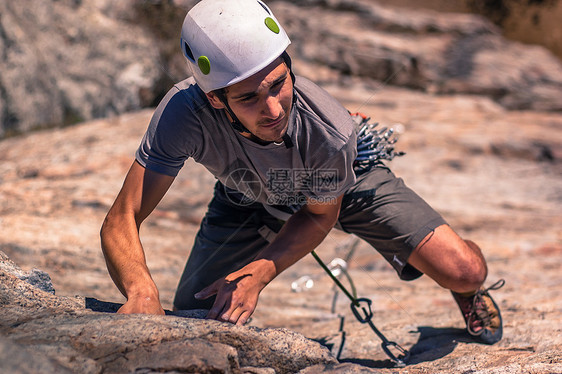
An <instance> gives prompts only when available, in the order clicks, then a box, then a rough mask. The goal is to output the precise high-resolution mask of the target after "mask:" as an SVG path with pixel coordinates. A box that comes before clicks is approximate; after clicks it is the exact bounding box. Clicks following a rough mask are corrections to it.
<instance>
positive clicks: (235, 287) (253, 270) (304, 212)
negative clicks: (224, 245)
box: [196, 196, 342, 325]
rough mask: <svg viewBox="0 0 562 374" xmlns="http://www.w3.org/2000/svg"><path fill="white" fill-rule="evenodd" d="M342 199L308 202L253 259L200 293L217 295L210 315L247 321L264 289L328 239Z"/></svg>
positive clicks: (217, 317) (200, 296) (228, 319)
mask: <svg viewBox="0 0 562 374" xmlns="http://www.w3.org/2000/svg"><path fill="white" fill-rule="evenodd" d="M341 200H342V196H340V197H339V198H337V199H336V201H334V202H332V203H326V204H308V205H306V206H304V207H303V208H302V209H301V210H300V211H298V212H297V213H295V214H293V216H291V218H290V219H289V220H288V221H287V223H286V224H285V225H284V226H283V228H282V229H281V231H280V232H279V234H278V235H277V237H276V238H275V240H274V241H273V242H272V243H271V244H270V245H269V246H267V247H266V248H265V249H264V250H263V251H262V252H260V253H259V254H258V255H257V256H256V258H255V259H254V260H253V261H252V262H251V263H249V264H248V265H246V266H244V267H243V268H242V269H240V270H238V271H235V272H233V273H231V274H229V275H227V276H226V277H224V278H221V279H219V280H217V281H216V282H214V283H213V284H212V285H210V286H209V287H207V288H205V289H204V290H202V291H200V292H199V293H197V295H196V297H197V298H200V299H205V298H208V297H210V296H212V295H215V294H216V295H217V297H216V300H215V303H214V305H213V307H212V308H211V310H210V311H209V314H208V316H207V317H208V318H213V319H218V320H222V321H228V322H231V323H236V324H238V325H242V324H244V323H245V322H246V321H247V320H248V318H249V317H250V316H251V315H252V313H253V312H254V310H255V307H256V305H257V301H258V296H259V293H260V292H261V290H262V289H263V288H264V287H265V286H266V285H267V284H268V283H269V282H271V281H272V280H273V279H274V278H275V277H276V276H277V275H279V274H280V273H281V272H282V271H283V270H285V269H287V268H288V267H290V266H291V265H293V264H294V263H295V262H297V261H298V260H300V259H301V258H302V257H304V256H305V255H306V254H307V253H310V252H311V251H312V250H314V248H316V247H317V246H318V245H319V244H320V243H321V242H322V240H324V238H325V237H326V235H327V234H328V233H329V232H330V230H331V229H332V228H333V227H334V225H335V223H336V221H337V219H338V216H339V211H340V207H341Z"/></svg>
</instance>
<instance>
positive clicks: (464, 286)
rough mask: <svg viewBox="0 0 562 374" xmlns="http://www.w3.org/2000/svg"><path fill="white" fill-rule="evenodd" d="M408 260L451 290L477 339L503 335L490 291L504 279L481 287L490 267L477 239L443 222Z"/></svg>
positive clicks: (495, 339) (492, 340)
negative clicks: (474, 239) (468, 238)
mask: <svg viewBox="0 0 562 374" xmlns="http://www.w3.org/2000/svg"><path fill="white" fill-rule="evenodd" d="M408 262H409V263H410V264H411V265H413V266H414V267H416V268H417V269H419V270H421V271H423V272H424V273H425V274H427V275H428V276H429V277H430V278H432V279H433V280H435V281H436V282H437V283H438V284H439V285H441V286H442V287H444V288H448V289H450V290H451V293H452V294H453V297H454V299H455V301H456V302H457V304H458V306H459V308H460V310H461V313H462V315H463V317H464V320H465V323H466V328H467V331H468V332H469V333H470V334H471V335H473V336H475V337H476V339H477V340H478V341H480V342H481V343H485V344H494V343H496V342H498V341H499V340H500V339H501V337H502V334H503V327H502V318H501V314H500V310H499V307H498V306H497V304H496V303H495V302H494V300H493V299H492V297H491V296H490V294H489V293H488V291H489V290H492V289H498V288H499V287H501V286H503V280H501V281H499V282H497V283H496V284H494V285H493V286H492V287H490V288H489V289H484V288H482V285H483V284H484V281H485V280H486V276H487V274H488V269H487V267H486V261H485V260H484V256H483V255H482V252H481V251H480V248H479V247H478V246H477V245H476V244H475V243H473V242H471V241H468V240H462V239H461V238H460V237H459V236H458V235H457V234H455V232H454V231H453V230H452V229H451V228H450V227H449V226H446V225H443V226H440V227H438V228H436V229H435V231H434V232H433V233H431V234H429V235H428V236H427V237H426V238H425V239H424V240H423V241H422V242H421V243H420V244H419V245H418V246H417V247H416V249H414V251H413V252H412V255H411V256H410V258H409V259H408Z"/></svg>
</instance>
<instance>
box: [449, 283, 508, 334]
mask: <svg viewBox="0 0 562 374" xmlns="http://www.w3.org/2000/svg"><path fill="white" fill-rule="evenodd" d="M504 284H505V280H503V279H500V280H499V281H497V282H496V283H494V284H493V285H492V286H490V287H488V288H481V289H480V290H478V291H476V293H474V294H472V295H467V294H458V293H456V292H451V293H452V294H453V297H454V298H455V301H456V302H457V304H458V306H459V308H460V310H461V313H462V316H463V317H464V321H465V322H466V330H467V331H468V333H469V334H470V335H472V336H474V338H475V340H476V341H478V342H480V343H484V344H494V343H497V342H499V341H500V340H501V338H502V333H503V328H502V316H501V314H500V308H499V307H498V305H497V304H496V303H495V302H494V300H493V299H492V297H491V296H490V294H489V293H488V291H493V290H498V289H500V288H502V287H503V285H504Z"/></svg>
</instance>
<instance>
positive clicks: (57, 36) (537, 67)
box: [0, 0, 562, 137]
mask: <svg viewBox="0 0 562 374" xmlns="http://www.w3.org/2000/svg"><path fill="white" fill-rule="evenodd" d="M195 3H196V1H193V0H182V1H179V0H178V1H171V0H167V1H151V2H146V1H141V0H127V1H120V2H114V1H107V0H105V1H98V0H83V1H70V0H68V1H55V2H52V3H46V2H44V1H39V0H21V1H17V2H14V1H12V2H9V1H7V2H6V1H4V2H2V4H0V14H1V17H0V50H2V53H1V54H0V137H3V136H5V135H9V134H14V133H19V132H25V131H27V130H29V129H32V128H36V127H48V126H59V125H61V124H73V123H76V122H80V121H82V120H87V119H92V118H100V117H106V116H108V115H113V114H118V113H124V112H126V111H130V110H134V109H138V108H141V107H146V106H151V105H154V104H155V102H156V101H157V100H158V98H159V97H161V96H162V95H163V94H164V93H165V92H166V91H167V90H168V89H169V87H170V86H171V84H172V83H173V82H175V81H179V80H181V79H183V78H185V77H186V76H187V75H188V73H187V69H186V66H185V63H184V61H183V56H182V55H181V51H180V49H179V48H178V41H177V38H178V35H179V30H180V28H181V23H182V20H183V16H184V15H185V13H186V12H187V10H188V9H189V8H190V7H192V6H193V5H194V4H195ZM270 5H271V7H272V8H273V10H274V11H275V13H276V15H277V16H278V18H279V19H280V20H281V22H282V23H283V24H284V25H285V26H286V28H287V30H288V32H289V34H290V36H291V39H292V40H293V45H292V46H291V47H290V51H291V53H292V55H293V58H294V59H295V61H296V62H297V63H296V66H300V68H299V69H297V72H299V73H300V74H302V75H305V76H308V77H309V78H311V79H313V80H315V81H317V82H320V83H323V82H330V83H332V82H335V81H338V82H345V81H348V80H349V77H350V76H359V77H361V79H362V80H364V81H365V82H369V83H370V85H371V87H375V88H376V87H379V86H380V85H381V82H382V83H384V84H392V85H397V86H403V87H409V88H415V89H419V90H423V91H427V92H432V93H439V94H449V93H468V94H477V95H485V96H488V97H490V98H492V99H494V100H496V101H497V102H498V103H500V104H501V105H502V106H504V107H505V108H508V109H534V110H547V111H551V110H555V111H558V110H562V99H561V98H562V64H561V62H560V61H559V60H558V59H557V58H555V57H554V56H553V55H552V54H551V53H549V52H548V51H547V50H546V49H544V48H542V47H532V48H531V47H529V46H523V45H522V44H519V43H516V42H509V41H507V40H506V39H504V38H503V37H502V36H501V34H500V31H499V30H498V29H497V28H496V27H495V26H493V24H492V23H490V22H489V21H486V20H485V19H484V18H482V17H480V16H475V15H469V14H456V13H437V12H432V11H429V10H415V11H413V10H408V9H403V8H393V7H391V6H387V5H385V6H382V5H378V4H377V3H374V2H372V1H366V0H356V1H348V0H337V1H320V0H299V1H274V2H271V4H270Z"/></svg>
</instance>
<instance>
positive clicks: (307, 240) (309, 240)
mask: <svg viewBox="0 0 562 374" xmlns="http://www.w3.org/2000/svg"><path fill="white" fill-rule="evenodd" d="M338 214H339V210H337V211H332V212H329V213H324V214H314V213H311V212H310V211H308V210H307V209H303V210H301V211H299V212H297V213H295V214H294V215H293V216H292V217H291V218H290V219H289V220H288V221H287V223H286V224H285V225H284V226H283V228H282V229H281V231H280V232H279V234H277V236H276V238H275V240H274V241H273V242H272V243H271V244H270V245H269V246H268V247H267V248H265V249H264V250H263V251H262V252H260V253H259V254H258V256H256V258H255V259H254V261H253V262H254V263H259V264H261V266H262V267H263V268H264V269H263V270H262V271H263V275H264V276H265V278H264V281H265V282H270V281H271V280H273V278H275V277H276V276H277V275H279V274H280V273H281V272H283V271H284V270H285V269H287V268H288V267H290V266H291V265H293V264H295V263H296V262H297V261H298V260H300V259H301V258H303V257H304V256H305V255H307V254H308V253H310V252H311V251H313V250H314V249H315V248H316V247H317V246H318V245H319V244H320V243H321V242H322V241H323V240H324V238H325V237H326V236H327V235H328V233H329V232H330V230H331V229H332V228H333V227H334V225H335V223H336V221H337V217H338Z"/></svg>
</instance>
